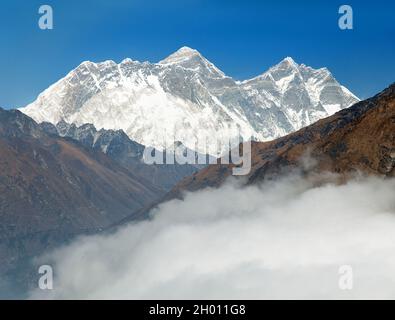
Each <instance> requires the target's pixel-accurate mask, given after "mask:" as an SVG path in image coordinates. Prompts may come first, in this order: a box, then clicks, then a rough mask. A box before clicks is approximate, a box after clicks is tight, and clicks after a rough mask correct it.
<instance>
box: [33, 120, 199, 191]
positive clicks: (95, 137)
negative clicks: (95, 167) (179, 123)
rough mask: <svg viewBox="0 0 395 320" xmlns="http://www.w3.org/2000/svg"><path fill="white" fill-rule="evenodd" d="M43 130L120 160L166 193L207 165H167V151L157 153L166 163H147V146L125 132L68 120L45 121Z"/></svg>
mask: <svg viewBox="0 0 395 320" xmlns="http://www.w3.org/2000/svg"><path fill="white" fill-rule="evenodd" d="M39 125H40V127H41V128H42V129H43V130H45V131H46V132H48V133H50V134H58V135H60V136H62V137H69V138H72V139H74V140H77V141H79V142H81V143H82V144H83V145H84V146H86V147H87V148H92V149H94V150H97V151H101V152H103V153H105V154H107V155H108V156H110V157H111V158H112V159H114V160H116V161H117V162H119V163H120V164H122V165H123V166H125V167H126V168H128V169H129V170H130V171H131V172H138V174H139V176H141V177H143V178H144V179H145V180H148V181H149V182H150V183H151V184H152V185H154V186H156V187H157V188H159V189H162V190H164V191H169V190H170V189H171V188H173V187H174V185H175V184H177V183H178V182H179V181H180V180H182V179H183V178H185V177H187V176H190V175H192V174H193V173H195V172H197V171H198V170H199V169H202V168H204V167H205V165H197V164H182V165H180V164H178V163H176V162H175V163H174V164H166V162H165V159H164V158H163V157H164V155H163V152H161V151H159V150H154V151H152V152H155V153H158V154H159V156H161V157H162V158H163V162H164V163H163V164H147V162H146V161H145V160H144V150H145V146H143V145H141V144H139V143H137V142H135V141H132V140H131V139H130V138H129V137H128V136H127V135H126V134H125V133H124V132H123V131H122V130H105V129H101V130H99V131H97V130H96V128H95V127H94V126H93V125H92V124H84V125H82V126H80V127H77V126H76V125H75V124H68V123H66V122H65V121H61V122H59V123H58V124H57V125H56V126H55V125H53V124H51V123H49V122H42V123H40V124H39Z"/></svg>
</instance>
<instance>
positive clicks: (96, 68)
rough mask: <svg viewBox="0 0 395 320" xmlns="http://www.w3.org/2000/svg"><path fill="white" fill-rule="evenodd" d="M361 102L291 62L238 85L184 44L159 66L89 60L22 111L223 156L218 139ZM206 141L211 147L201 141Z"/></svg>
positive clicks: (262, 137)
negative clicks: (176, 143) (120, 131)
mask: <svg viewBox="0 0 395 320" xmlns="http://www.w3.org/2000/svg"><path fill="white" fill-rule="evenodd" d="M358 101H359V99H358V98H357V97H356V96H355V95H354V94H352V93H351V92H350V91H349V90H348V89H346V88H345V87H344V86H342V85H340V84H339V83H338V82H337V81H336V79H335V78H334V77H333V76H332V74H331V73H330V72H329V70H328V69H326V68H321V69H313V68H311V67H308V66H305V65H304V64H300V65H299V64H297V63H296V62H295V61H294V60H293V59H292V58H289V57H287V58H285V59H284V60H283V61H281V62H280V63H278V64H277V65H275V66H273V67H272V68H270V69H269V70H268V71H266V72H265V73H263V74H261V75H259V76H257V77H255V78H253V79H250V80H245V81H236V80H234V79H232V78H231V77H229V76H226V75H225V74H224V73H223V72H222V71H221V70H219V69H218V68H217V67H216V66H214V64H212V63H211V62H209V61H208V60H207V59H205V58H204V57H203V56H202V55H201V54H200V53H199V52H198V51H196V50H194V49H191V48H188V47H182V48H181V49H179V50H178V51H177V52H175V53H173V54H171V55H170V56H169V57H167V58H166V59H164V60H162V61H160V62H159V63H149V62H139V61H134V60H131V59H125V60H123V61H122V62H121V63H119V64H117V63H115V62H114V61H104V62H101V63H93V62H89V61H86V62H83V63H82V64H80V65H79V66H78V67H77V68H76V69H74V70H72V71H71V72H70V73H69V74H68V75H66V77H64V78H62V79H60V80H59V81H58V82H56V83H55V84H53V85H52V86H50V87H49V88H48V89H46V90H45V91H44V92H42V93H41V94H40V95H39V96H38V98H37V100H36V101H34V102H33V103H31V104H29V105H28V106H26V107H24V108H21V109H20V110H21V111H22V112H24V113H25V114H27V115H28V116H30V117H32V118H33V119H34V120H36V121H37V122H44V121H45V122H50V123H53V124H57V123H58V122H60V121H65V122H68V123H74V124H76V125H83V124H86V123H90V124H93V125H94V126H95V127H96V128H97V129H112V130H119V129H122V130H123V131H124V132H125V133H126V134H127V135H128V136H129V138H130V139H132V140H134V141H136V142H138V143H140V144H142V145H145V146H152V147H155V148H157V149H159V150H163V149H165V148H166V147H168V146H172V145H173V144H174V142H175V141H179V142H181V143H183V144H184V145H185V146H186V147H188V148H191V149H194V150H197V151H199V152H202V153H209V154H212V155H220V153H221V152H222V151H224V150H220V151H219V152H218V144H217V143H218V141H217V140H221V141H222V140H224V139H225V140H228V139H234V138H239V137H240V136H241V137H243V138H244V139H254V140H259V141H266V140H272V139H275V138H278V137H280V136H284V135H286V134H288V133H290V132H293V131H296V130H298V129H300V128H302V127H305V126H307V125H309V124H311V123H313V122H315V121H317V120H319V119H321V118H324V117H327V116H329V115H332V114H333V113H335V112H337V111H339V110H341V109H344V108H346V107H348V106H350V105H352V104H354V103H356V102H358ZM202 139H205V140H207V146H206V147H207V148H205V146H202V145H201V144H197V143H198V142H199V143H200V141H201V140H202ZM214 139H217V140H214Z"/></svg>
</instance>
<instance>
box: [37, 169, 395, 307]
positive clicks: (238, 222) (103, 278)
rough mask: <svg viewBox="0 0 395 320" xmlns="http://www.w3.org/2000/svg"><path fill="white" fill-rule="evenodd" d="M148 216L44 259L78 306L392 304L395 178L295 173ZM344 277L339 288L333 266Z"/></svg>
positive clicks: (229, 187)
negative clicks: (93, 302) (347, 280)
mask: <svg viewBox="0 0 395 320" xmlns="http://www.w3.org/2000/svg"><path fill="white" fill-rule="evenodd" d="M151 217H152V218H151V219H150V220H147V221H142V222H138V223H135V224H130V225H127V226H124V227H122V228H121V229H119V230H118V231H116V232H115V233H113V234H110V235H100V236H90V237H83V238H80V239H78V240H77V241H75V242H74V243H73V244H72V245H69V246H67V247H64V248H61V249H58V250H56V251H54V252H51V253H49V254H47V255H46V256H43V257H41V258H40V262H41V263H43V264H50V265H51V266H52V267H53V270H54V275H55V279H54V289H53V290H48V291H43V290H39V289H37V290H34V291H33V292H31V295H30V297H31V298H33V299H38V298H62V299H68V298H75V299H85V298H89V299H96V298H97V299H134V298H138V299H244V298H247V299H266V298H270V299H280V298H284V299H291V298H296V299H303V298H313V299H324V298H329V299H332V298H339V299H350V298H395V272H394V270H395V180H394V179H392V180H390V179H387V180H385V179H379V178H359V179H354V180H352V181H350V182H348V183H347V184H343V185H337V184H335V183H327V184H324V185H320V186H317V185H313V184H312V183H311V182H310V181H308V180H306V179H303V178H301V177H299V176H297V175H293V176H289V177H287V178H283V179H281V180H279V181H276V182H266V183H264V184H262V185H260V186H247V187H246V186H242V185H241V184H240V183H237V182H235V181H231V180H229V181H228V182H227V183H226V184H225V185H224V186H222V187H221V188H219V189H206V190H203V191H199V192H195V193H193V194H192V193H190V194H186V196H185V198H184V200H172V201H169V202H167V203H164V204H161V205H160V206H159V207H158V208H157V209H154V210H153V211H152V212H151ZM344 265H346V266H350V267H351V268H352V289H351V290H342V289H341V287H339V281H340V279H341V277H342V275H341V274H340V273H339V268H341V267H342V266H344Z"/></svg>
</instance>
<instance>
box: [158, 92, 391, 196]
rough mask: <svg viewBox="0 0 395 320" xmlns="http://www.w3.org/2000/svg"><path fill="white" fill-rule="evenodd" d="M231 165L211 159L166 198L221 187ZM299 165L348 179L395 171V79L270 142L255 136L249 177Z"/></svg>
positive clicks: (318, 175) (319, 175)
mask: <svg viewBox="0 0 395 320" xmlns="http://www.w3.org/2000/svg"><path fill="white" fill-rule="evenodd" d="M231 169H232V166H231V165H220V164H218V165H211V166H209V167H207V168H205V169H203V170H202V171H200V172H198V173H196V174H194V175H193V176H191V177H188V178H186V179H184V180H183V181H181V182H180V183H179V184H178V185H177V186H176V187H175V188H174V189H173V190H172V192H171V193H169V194H168V195H167V196H166V197H165V198H166V199H169V198H172V197H175V196H180V195H181V193H182V192H184V191H194V190H198V189H201V188H204V187H217V186H219V185H221V184H222V183H223V182H224V181H225V179H226V178H228V177H229V176H230V175H231V174H232V170H231ZM295 170H296V171H297V172H298V173H302V174H304V175H306V176H308V177H311V178H314V179H318V180H317V182H319V180H320V179H324V178H325V175H324V174H323V173H326V172H330V173H336V174H337V175H336V177H337V179H340V180H341V181H344V180H345V179H347V178H349V177H350V176H353V175H355V174H368V175H370V174H372V175H378V176H382V177H394V176H395V84H393V85H391V86H390V87H389V88H387V89H385V90H384V91H382V92H381V93H379V94H378V95H376V96H374V97H372V98H370V99H367V100H364V101H361V102H359V103H356V104H355V105H353V106H352V107H350V108H348V109H345V110H341V111H339V112H337V113H336V114H334V115H333V116H331V117H328V118H326V119H322V120H320V121H318V122H317V123H315V124H313V125H310V126H308V127H306V128H303V129H301V130H299V131H297V132H295V133H292V134H289V135H287V136H285V137H282V138H280V139H277V140H274V141H270V142H263V143H259V142H253V144H252V168H251V172H250V173H249V175H248V176H247V177H245V178H244V179H246V183H259V182H262V181H264V180H267V179H274V178H277V177H279V176H280V175H281V174H285V173H289V172H292V171H295Z"/></svg>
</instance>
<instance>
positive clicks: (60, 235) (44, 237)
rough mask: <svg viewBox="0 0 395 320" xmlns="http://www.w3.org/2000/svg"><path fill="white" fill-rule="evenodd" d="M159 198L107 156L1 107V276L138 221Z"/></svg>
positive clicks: (158, 193) (154, 190) (150, 187)
mask: <svg viewBox="0 0 395 320" xmlns="http://www.w3.org/2000/svg"><path fill="white" fill-rule="evenodd" d="M161 195H163V190H161V189H158V188H156V187H155V186H153V185H152V184H151V183H150V182H148V181H146V180H145V179H144V178H142V177H141V176H139V175H138V173H137V174H136V173H132V172H131V171H130V170H128V169H126V168H124V167H122V166H121V165H119V164H118V163H117V162H115V161H114V160H112V159H111V158H110V157H108V156H107V155H105V154H104V153H102V152H100V151H96V150H92V149H89V148H85V147H83V146H82V145H81V144H80V143H79V142H77V141H75V140H72V139H65V138H60V137H58V136H55V135H49V134H47V133H45V132H44V131H43V130H41V129H40V127H39V126H38V125H37V124H36V123H35V122H34V121H33V120H32V119H30V118H29V117H27V116H25V115H24V114H22V113H21V112H19V111H15V110H12V111H5V110H3V109H0V259H1V262H2V263H1V267H0V271H6V270H8V269H9V267H11V266H13V265H15V264H16V261H18V260H20V259H26V258H28V257H31V256H34V255H36V254H40V253H42V252H43V250H45V249H46V248H48V247H52V246H54V245H58V244H60V243H63V242H64V241H67V240H69V239H71V238H72V237H73V236H75V235H78V234H82V233H91V232H95V231H98V230H101V229H102V228H105V227H107V226H109V225H111V224H113V223H115V222H116V221H119V220H121V219H122V218H124V217H125V216H130V215H133V213H134V212H136V211H137V210H139V209H141V208H142V207H144V206H146V205H148V204H149V203H151V202H152V201H154V200H155V199H157V198H158V197H160V196H161Z"/></svg>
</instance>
